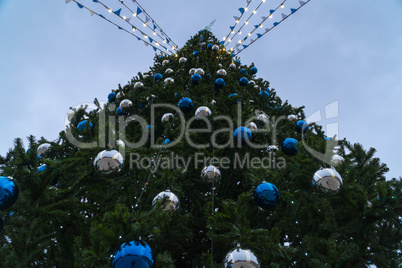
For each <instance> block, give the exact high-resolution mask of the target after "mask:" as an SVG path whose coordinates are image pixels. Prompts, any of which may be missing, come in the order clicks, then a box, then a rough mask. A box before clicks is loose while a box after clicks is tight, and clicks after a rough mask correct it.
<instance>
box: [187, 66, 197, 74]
mask: <svg viewBox="0 0 402 268" xmlns="http://www.w3.org/2000/svg"><path fill="white" fill-rule="evenodd" d="M195 70H196V68H191V69H190V71H188V74H189V75H193V74H194V73H195Z"/></svg>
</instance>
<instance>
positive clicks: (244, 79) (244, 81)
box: [239, 77, 249, 87]
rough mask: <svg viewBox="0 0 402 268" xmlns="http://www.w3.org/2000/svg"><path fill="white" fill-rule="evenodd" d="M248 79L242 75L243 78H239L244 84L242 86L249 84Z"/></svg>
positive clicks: (241, 83)
mask: <svg viewBox="0 0 402 268" xmlns="http://www.w3.org/2000/svg"><path fill="white" fill-rule="evenodd" d="M248 83H249V82H248V79H247V78H245V77H242V78H240V80H239V84H240V85H241V86H242V87H246V86H247V85H248Z"/></svg>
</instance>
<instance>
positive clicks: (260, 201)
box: [254, 182, 280, 209]
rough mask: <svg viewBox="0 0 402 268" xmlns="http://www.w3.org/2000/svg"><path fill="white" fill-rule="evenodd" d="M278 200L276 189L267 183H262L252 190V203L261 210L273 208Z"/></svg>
mask: <svg viewBox="0 0 402 268" xmlns="http://www.w3.org/2000/svg"><path fill="white" fill-rule="evenodd" d="M279 199H280V195H279V191H278V188H276V186H275V185H273V184H272V183H269V182H263V183H261V184H260V185H258V186H257V188H255V190H254V201H255V202H256V203H257V206H259V207H260V208H262V209H270V208H273V207H275V206H276V205H277V204H278V202H279Z"/></svg>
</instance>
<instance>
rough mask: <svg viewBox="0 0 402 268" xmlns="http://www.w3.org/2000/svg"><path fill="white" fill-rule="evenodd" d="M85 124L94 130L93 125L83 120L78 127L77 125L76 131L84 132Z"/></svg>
mask: <svg viewBox="0 0 402 268" xmlns="http://www.w3.org/2000/svg"><path fill="white" fill-rule="evenodd" d="M87 124H88V125H89V127H90V128H91V129H92V130H93V129H94V125H93V124H92V123H91V122H89V121H88V120H83V121H81V122H80V123H79V124H78V125H77V129H78V131H79V132H82V131H84V130H85V128H86V127H87Z"/></svg>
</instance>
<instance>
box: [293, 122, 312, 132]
mask: <svg viewBox="0 0 402 268" xmlns="http://www.w3.org/2000/svg"><path fill="white" fill-rule="evenodd" d="M308 129H309V126H308V123H307V122H306V121H303V120H299V121H297V123H296V131H297V132H298V133H306V131H308Z"/></svg>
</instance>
